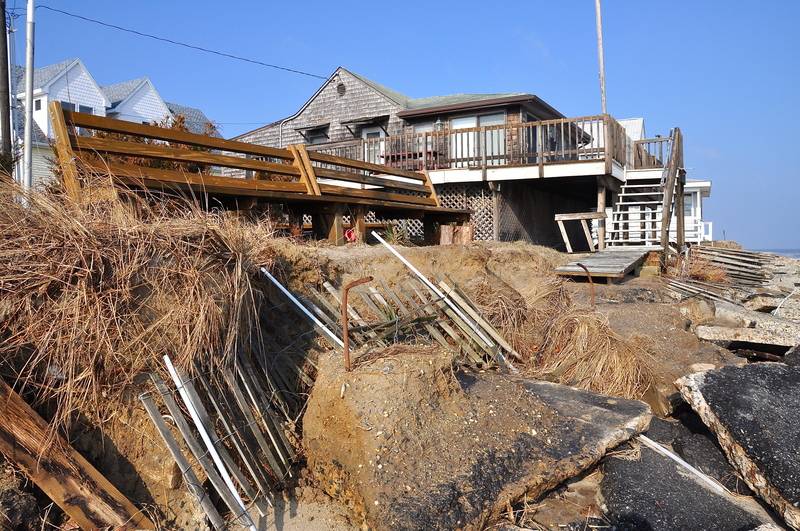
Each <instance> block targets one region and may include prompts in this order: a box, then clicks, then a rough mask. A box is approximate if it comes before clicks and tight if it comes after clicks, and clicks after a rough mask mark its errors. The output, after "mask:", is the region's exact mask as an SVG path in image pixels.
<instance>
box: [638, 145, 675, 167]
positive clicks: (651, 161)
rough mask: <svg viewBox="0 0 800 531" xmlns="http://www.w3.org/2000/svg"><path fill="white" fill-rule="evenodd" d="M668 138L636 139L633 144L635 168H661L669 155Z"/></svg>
mask: <svg viewBox="0 0 800 531" xmlns="http://www.w3.org/2000/svg"><path fill="white" fill-rule="evenodd" d="M669 142H670V138H654V139H650V140H637V141H636V142H634V143H633V146H634V161H633V167H634V168H635V169H645V168H661V167H663V166H664V164H665V163H666V162H667V158H668V157H669Z"/></svg>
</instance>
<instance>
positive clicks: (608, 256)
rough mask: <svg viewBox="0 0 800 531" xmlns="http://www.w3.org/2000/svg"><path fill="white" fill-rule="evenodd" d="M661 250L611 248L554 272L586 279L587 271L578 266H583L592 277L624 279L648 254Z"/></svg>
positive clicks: (645, 246)
mask: <svg viewBox="0 0 800 531" xmlns="http://www.w3.org/2000/svg"><path fill="white" fill-rule="evenodd" d="M660 250H661V247H659V246H652V245H637V246H628V247H609V248H607V249H604V250H602V251H598V252H596V253H593V254H591V255H589V256H587V257H585V258H581V259H580V260H576V261H575V262H570V263H569V264H567V265H565V266H561V267H559V268H557V269H555V271H554V272H555V273H557V274H559V275H569V276H583V277H585V276H586V271H585V270H584V269H583V268H582V267H581V266H579V265H578V264H583V265H585V266H586V268H587V269H588V270H589V273H590V274H591V275H592V277H604V278H607V279H612V278H622V277H624V276H625V275H627V274H628V273H630V272H631V271H633V270H634V269H635V268H636V266H638V265H639V264H641V263H642V262H644V260H645V258H647V253H649V252H650V251H660Z"/></svg>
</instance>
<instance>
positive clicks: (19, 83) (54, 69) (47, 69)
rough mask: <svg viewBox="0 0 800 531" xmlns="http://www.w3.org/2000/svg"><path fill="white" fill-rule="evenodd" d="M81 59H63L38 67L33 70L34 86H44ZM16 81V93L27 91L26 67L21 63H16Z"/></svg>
mask: <svg viewBox="0 0 800 531" xmlns="http://www.w3.org/2000/svg"><path fill="white" fill-rule="evenodd" d="M77 61H79V59H77V58H76V59H70V60H68V61H62V62H60V63H56V64H54V65H49V66H44V67H42V68H37V69H36V70H34V71H33V88H34V90H35V89H37V88H42V87H43V86H45V85H46V84H47V83H49V82H50V81H52V80H53V78H54V77H56V76H57V75H58V74H60V73H61V72H63V71H64V70H66V69H67V68H69V67H70V66H72V65H73V64H74V63H76V62H77ZM13 76H14V81H15V83H16V85H15V86H16V91H17V92H16V93H17V94H19V93H21V92H25V67H24V66H20V65H14V72H13Z"/></svg>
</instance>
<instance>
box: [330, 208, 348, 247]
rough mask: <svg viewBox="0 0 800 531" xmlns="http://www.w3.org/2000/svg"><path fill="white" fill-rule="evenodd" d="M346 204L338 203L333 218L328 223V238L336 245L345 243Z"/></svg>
mask: <svg viewBox="0 0 800 531" xmlns="http://www.w3.org/2000/svg"><path fill="white" fill-rule="evenodd" d="M343 217H344V205H343V204H342V203H336V210H335V212H334V213H333V215H332V216H331V220H330V222H329V224H328V239H329V240H330V241H331V242H332V243H333V244H334V245H344V244H345V240H344V223H343Z"/></svg>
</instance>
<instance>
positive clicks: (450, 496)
mask: <svg viewBox="0 0 800 531" xmlns="http://www.w3.org/2000/svg"><path fill="white" fill-rule="evenodd" d="M371 358H372V361H370V362H368V363H364V364H362V365H360V366H357V367H356V368H355V369H354V370H353V372H350V373H347V372H345V371H344V368H343V367H342V365H343V363H342V360H341V359H340V356H339V357H337V356H322V357H321V358H320V361H319V374H318V377H317V381H316V384H315V387H314V390H313V391H312V394H311V398H310V401H309V405H308V410H307V412H306V414H305V417H304V421H303V422H304V442H305V446H306V456H307V458H308V467H309V469H310V470H311V471H312V473H313V474H314V476H315V478H316V480H317V482H318V483H319V484H320V485H321V486H322V487H323V488H324V489H325V490H326V491H327V492H328V493H329V494H331V495H332V496H333V497H334V498H336V499H339V500H341V501H343V502H344V503H345V504H347V505H348V506H349V507H350V509H351V510H352V511H353V512H354V513H355V515H356V516H357V517H358V518H359V519H360V520H363V521H365V522H366V523H367V524H368V525H369V526H370V527H371V528H373V529H376V530H388V529H392V530H402V529H465V530H477V529H483V528H484V526H485V525H486V524H487V522H490V521H493V520H495V519H497V518H499V517H500V516H501V515H502V514H503V513H504V512H505V510H506V508H507V502H511V503H514V502H515V501H517V500H520V499H522V498H523V497H524V496H526V495H527V497H528V499H533V498H535V497H538V496H539V495H541V494H542V493H544V492H545V491H547V490H549V489H551V488H553V487H555V486H556V485H558V484H559V483H561V482H562V481H564V480H566V479H568V478H570V477H573V476H576V475H578V474H580V473H581V472H582V471H584V470H586V469H587V468H588V467H590V466H591V465H593V464H594V463H596V462H597V461H598V460H599V459H600V458H601V457H602V456H603V455H604V454H605V452H606V451H607V450H608V449H609V448H612V447H614V446H616V445H617V444H618V443H619V442H621V441H625V440H627V439H628V438H630V437H631V436H632V435H634V434H636V433H638V432H640V431H642V430H644V429H646V428H647V425H648V423H649V421H650V417H651V415H650V412H649V408H648V406H647V405H646V404H644V403H643V402H639V401H632V400H625V399H621V398H613V397H609V396H604V395H599V394H596V393H591V392H587V391H581V390H577V389H572V388H569V387H565V386H561V385H557V384H552V383H547V382H539V381H532V380H527V379H524V378H519V377H514V376H510V375H507V374H502V373H497V372H494V371H475V370H469V369H467V370H460V371H455V372H454V370H453V365H452V357H451V354H448V353H447V352H445V351H443V350H440V349H431V348H427V347H408V346H403V347H399V346H398V347H392V348H391V349H387V350H385V351H383V352H373V353H372V354H371Z"/></svg>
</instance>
